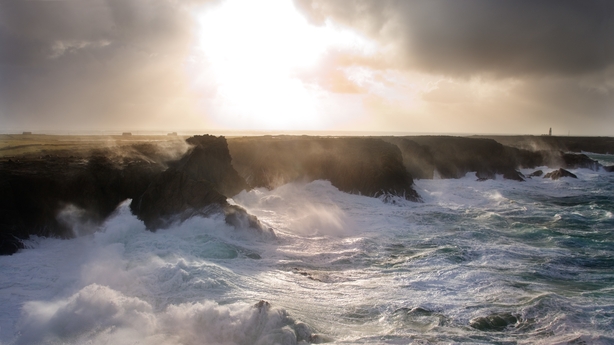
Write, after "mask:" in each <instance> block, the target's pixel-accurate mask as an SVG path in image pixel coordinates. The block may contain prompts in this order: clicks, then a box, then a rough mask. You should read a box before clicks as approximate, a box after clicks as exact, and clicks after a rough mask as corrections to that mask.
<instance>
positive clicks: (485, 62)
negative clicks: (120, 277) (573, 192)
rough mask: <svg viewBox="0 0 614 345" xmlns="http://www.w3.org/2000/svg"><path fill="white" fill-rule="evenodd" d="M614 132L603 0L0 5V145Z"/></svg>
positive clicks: (610, 42) (23, 0) (612, 73)
mask: <svg viewBox="0 0 614 345" xmlns="http://www.w3.org/2000/svg"><path fill="white" fill-rule="evenodd" d="M549 128H552V133H553V135H590V136H614V1H610V0H576V1H567V0H515V1H495V0H258V1H254V0H130V1H126V0H0V132H10V131H17V132H19V131H26V130H30V131H77V132H78V131H179V132H181V131H191V132H198V131H202V132H203V133H206V132H220V131H272V132H297V131H299V132H300V131H350V132H365V133H366V132H369V133H372V132H383V133H453V134H463V133H465V134H532V135H540V134H546V133H547V132H548V130H549Z"/></svg>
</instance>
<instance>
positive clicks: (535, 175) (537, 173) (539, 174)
mask: <svg viewBox="0 0 614 345" xmlns="http://www.w3.org/2000/svg"><path fill="white" fill-rule="evenodd" d="M543 174H544V172H543V171H541V170H536V171H534V172H532V173H531V174H530V175H529V177H539V176H542V175H543Z"/></svg>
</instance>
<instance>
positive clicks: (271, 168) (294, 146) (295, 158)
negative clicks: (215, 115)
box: [228, 136, 420, 201]
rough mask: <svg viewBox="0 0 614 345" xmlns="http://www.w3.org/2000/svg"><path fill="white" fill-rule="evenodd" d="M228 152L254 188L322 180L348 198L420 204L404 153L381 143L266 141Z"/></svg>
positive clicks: (236, 144) (237, 144)
mask: <svg viewBox="0 0 614 345" xmlns="http://www.w3.org/2000/svg"><path fill="white" fill-rule="evenodd" d="M228 147H229V149H230V153H231V155H232V164H233V166H234V167H235V169H236V170H237V171H238V172H239V174H240V175H241V176H243V177H244V178H245V180H246V181H247V182H248V183H249V185H250V186H251V187H266V188H275V187H278V186H280V185H282V184H285V183H289V182H296V181H302V182H309V181H314V180H319V179H321V180H328V181H330V182H331V184H332V185H333V186H335V187H337V188H338V189H339V190H341V191H344V192H348V193H354V194H361V195H367V196H372V197H379V196H381V195H386V194H390V195H394V196H399V197H403V198H405V199H407V200H412V201H419V200H420V197H419V195H418V193H417V192H416V191H415V190H414V189H413V178H412V176H411V175H410V174H409V173H408V172H407V170H406V169H405V167H404V166H403V161H402V157H401V152H400V150H399V149H398V148H397V147H396V146H394V145H392V144H390V143H387V142H384V141H382V140H380V139H375V138H320V137H307V136H301V137H296V136H279V137H271V136H265V137H248V138H234V139H229V140H228Z"/></svg>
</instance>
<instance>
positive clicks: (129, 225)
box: [0, 155, 614, 345]
mask: <svg viewBox="0 0 614 345" xmlns="http://www.w3.org/2000/svg"><path fill="white" fill-rule="evenodd" d="M594 158H598V159H600V160H601V161H602V162H604V163H610V164H611V162H612V156H605V155H602V156H594ZM607 160H610V162H607ZM525 172H530V171H525ZM572 172H574V173H576V174H577V175H578V177H579V179H578V180H575V179H571V178H563V179H561V180H558V181H552V180H549V179H543V178H533V179H528V180H527V181H526V182H515V181H508V180H503V179H502V178H498V179H496V180H489V181H485V182H477V181H476V178H475V176H474V175H473V174H467V176H466V177H465V178H462V179H458V180H419V181H416V187H417V191H418V192H419V193H420V195H421V196H422V198H423V200H424V202H423V203H413V202H407V201H403V200H393V201H394V202H389V203H384V202H382V201H381V200H379V199H374V198H368V197H363V196H359V195H350V194H346V193H342V192H339V191H338V190H337V189H336V188H334V187H333V186H331V185H330V183H328V182H326V181H315V182H312V183H308V184H289V185H285V186H282V187H280V188H278V189H275V190H272V191H268V190H263V189H259V190H253V191H250V192H242V193H241V194H239V195H237V196H236V197H235V198H234V199H233V200H232V202H235V203H237V204H239V205H241V206H243V207H245V208H246V209H248V210H249V212H250V213H252V214H255V215H256V216H258V218H259V219H260V220H261V221H262V222H263V223H264V224H266V225H267V226H269V227H271V228H272V229H273V230H274V231H275V235H274V236H272V235H270V234H257V233H254V232H253V231H250V230H235V229H234V228H232V227H229V226H227V225H226V224H225V223H224V220H223V218H221V217H220V218H209V219H204V218H192V219H189V220H188V221H186V222H184V223H183V224H180V225H177V226H175V227H173V228H171V229H168V230H161V231H158V232H156V233H152V232H149V231H146V230H145V227H144V225H143V224H142V222H140V221H139V220H137V219H136V218H135V217H134V216H132V215H131V214H130V211H129V208H128V204H123V205H122V206H121V207H120V208H119V209H118V210H117V212H116V214H115V215H114V216H112V217H111V218H110V219H109V220H108V221H107V222H106V223H105V224H104V225H103V226H102V227H101V229H99V231H98V232H97V233H95V234H94V235H87V236H81V237H78V238H76V239H72V240H56V239H42V238H38V239H33V240H31V241H30V242H29V243H28V244H29V247H30V248H29V249H26V250H22V251H21V252H19V253H17V254H15V255H12V256H5V257H0V343H1V344H40V343H43V344H136V343H138V344H186V345H187V344H276V343H278V344H295V343H297V342H298V343H306V342H332V343H337V344H408V343H425V344H426V343H446V344H447V343H481V344H493V343H496V344H515V343H527V344H534V343H544V344H585V343H586V344H612V343H614V217H613V214H612V213H613V212H614V193H613V192H614V174H612V173H606V172H603V171H601V172H593V171H590V170H584V169H578V170H573V171H572ZM260 301H266V302H260Z"/></svg>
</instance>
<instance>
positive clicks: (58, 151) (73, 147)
mask: <svg viewBox="0 0 614 345" xmlns="http://www.w3.org/2000/svg"><path fill="white" fill-rule="evenodd" d="M186 138H187V137H186V136H168V135H114V136H107V135H47V134H0V158H10V157H16V156H29V155H47V154H49V155H64V154H71V155H85V154H87V153H89V152H91V151H92V150H97V149H98V150H99V149H112V148H117V147H121V146H126V145H134V144H140V143H160V144H173V143H174V142H177V144H180V142H181V144H182V143H183V142H184V140H185V139H186Z"/></svg>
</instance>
